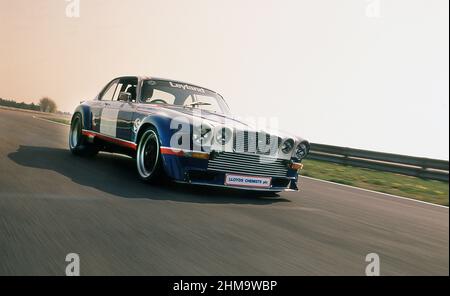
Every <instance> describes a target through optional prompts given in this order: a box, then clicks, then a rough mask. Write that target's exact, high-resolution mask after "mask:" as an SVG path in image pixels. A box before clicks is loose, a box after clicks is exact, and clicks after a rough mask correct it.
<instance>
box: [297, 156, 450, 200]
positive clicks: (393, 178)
mask: <svg viewBox="0 0 450 296" xmlns="http://www.w3.org/2000/svg"><path fill="white" fill-rule="evenodd" d="M303 164H304V169H303V171H302V172H301V175H303V176H307V177H311V178H316V179H321V180H326V181H330V182H335V183H340V184H345V185H350V186H355V187H359V188H364V189H369V190H374V191H378V192H383V193H389V194H394V195H399V196H403V197H409V198H413V199H417V200H421V201H426V202H431V203H435V204H439V205H444V206H448V205H449V193H448V192H449V183H447V182H442V181H435V180H425V179H421V178H417V177H411V176H405V175H400V174H394V173H389V172H381V171H374V170H370V169H365V168H358V167H352V166H344V165H340V164H334V163H329V162H324V161H318V160H308V159H306V160H304V161H303Z"/></svg>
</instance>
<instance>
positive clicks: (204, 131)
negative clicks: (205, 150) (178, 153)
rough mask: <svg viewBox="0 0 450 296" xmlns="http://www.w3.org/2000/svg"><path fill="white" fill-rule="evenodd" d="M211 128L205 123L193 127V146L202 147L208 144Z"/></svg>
mask: <svg viewBox="0 0 450 296" xmlns="http://www.w3.org/2000/svg"><path fill="white" fill-rule="evenodd" d="M212 134H213V132H212V127H211V125H209V124H207V123H202V125H201V126H197V127H194V131H193V133H192V140H193V141H194V143H195V144H197V145H199V146H202V145H205V144H208V143H209V141H210V140H211V138H212Z"/></svg>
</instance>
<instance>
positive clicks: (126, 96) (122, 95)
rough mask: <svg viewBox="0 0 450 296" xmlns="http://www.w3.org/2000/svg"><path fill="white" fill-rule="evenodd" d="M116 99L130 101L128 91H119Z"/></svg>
mask: <svg viewBox="0 0 450 296" xmlns="http://www.w3.org/2000/svg"><path fill="white" fill-rule="evenodd" d="M117 100H119V101H124V102H131V94H130V93H128V92H121V93H119V98H117Z"/></svg>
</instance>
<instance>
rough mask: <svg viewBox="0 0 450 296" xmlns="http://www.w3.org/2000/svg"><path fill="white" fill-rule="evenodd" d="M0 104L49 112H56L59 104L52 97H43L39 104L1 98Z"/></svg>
mask: <svg viewBox="0 0 450 296" xmlns="http://www.w3.org/2000/svg"><path fill="white" fill-rule="evenodd" d="M0 106H5V107H13V108H19V109H26V110H33V111H42V112H47V113H56V112H57V111H58V106H57V105H56V103H55V101H53V100H52V99H50V98H47V97H45V98H42V99H40V100H39V103H38V104H35V103H30V104H27V103H25V102H20V103H19V102H16V101H14V100H6V99H2V98H0Z"/></svg>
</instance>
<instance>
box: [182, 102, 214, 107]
mask: <svg viewBox="0 0 450 296" xmlns="http://www.w3.org/2000/svg"><path fill="white" fill-rule="evenodd" d="M210 105H211V104H210V103H206V102H193V103H189V104H186V105H184V106H183V107H197V106H210Z"/></svg>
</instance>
